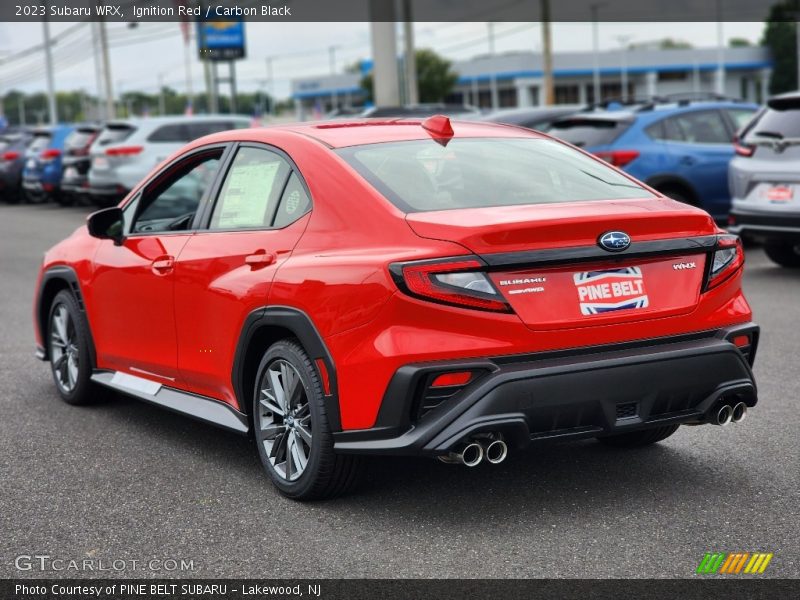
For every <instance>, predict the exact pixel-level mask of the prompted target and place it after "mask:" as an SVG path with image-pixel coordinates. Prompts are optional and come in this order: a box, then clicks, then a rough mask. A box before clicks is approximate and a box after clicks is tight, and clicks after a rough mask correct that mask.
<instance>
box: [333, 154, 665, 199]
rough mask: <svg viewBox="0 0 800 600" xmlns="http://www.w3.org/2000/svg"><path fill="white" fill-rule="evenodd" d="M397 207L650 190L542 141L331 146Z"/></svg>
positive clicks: (633, 193)
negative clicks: (338, 147) (339, 147)
mask: <svg viewBox="0 0 800 600" xmlns="http://www.w3.org/2000/svg"><path fill="white" fill-rule="evenodd" d="M337 153H338V154H339V155H340V156H341V157H342V158H344V160H346V161H347V162H348V163H349V164H350V165H351V166H352V167H353V168H354V169H356V170H357V171H358V172H359V173H360V174H361V175H362V176H363V177H364V178H365V179H366V180H367V181H368V182H369V183H371V184H372V185H373V186H374V187H375V188H376V189H377V190H378V191H380V192H381V193H382V194H383V195H384V196H386V198H388V199H389V201H391V202H392V203H393V204H394V205H395V206H397V207H398V208H399V209H400V210H402V211H403V212H421V211H434V210H448V209H458V208H483V207H491V206H512V205H522V204H549V203H555V202H582V201H587V200H606V199H618V198H652V197H653V195H652V194H651V193H650V192H648V191H647V190H645V189H644V188H643V187H642V186H640V185H638V184H637V183H635V182H634V181H632V180H631V179H628V178H627V177H625V176H624V175H622V174H620V173H617V172H616V171H615V170H613V169H611V168H610V167H607V166H605V164H603V163H602V162H599V161H597V160H594V159H592V158H590V157H588V156H584V155H583V154H582V153H580V152H576V151H575V150H573V149H572V148H570V147H568V146H565V145H564V144H561V143H559V142H556V141H553V140H547V139H532V138H531V139H498V138H464V139H452V140H451V141H450V142H449V143H448V144H447V146H441V145H439V144H437V143H436V142H434V141H432V140H415V141H409V142H391V143H383V144H369V145H365V146H353V147H349V148H342V149H340V150H337Z"/></svg>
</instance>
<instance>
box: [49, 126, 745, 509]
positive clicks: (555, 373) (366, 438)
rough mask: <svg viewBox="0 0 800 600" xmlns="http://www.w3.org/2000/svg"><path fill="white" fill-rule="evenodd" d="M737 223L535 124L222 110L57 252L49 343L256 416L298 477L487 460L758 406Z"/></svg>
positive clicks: (163, 395) (127, 387) (289, 491)
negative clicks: (297, 118)
mask: <svg viewBox="0 0 800 600" xmlns="http://www.w3.org/2000/svg"><path fill="white" fill-rule="evenodd" d="M743 263H744V256H743V252H742V246H741V244H740V242H739V239H738V238H737V237H736V236H733V235H730V234H727V233H726V232H724V231H722V230H721V229H719V228H718V227H717V226H716V225H715V223H714V221H713V220H712V218H711V217H710V216H709V215H708V214H707V213H706V212H704V211H702V210H700V209H698V208H694V207H691V206H688V205H686V204H684V203H681V202H677V201H675V200H672V199H670V198H668V197H666V196H664V195H662V194H660V193H659V192H657V191H655V190H653V189H651V188H649V187H647V186H645V185H644V184H641V183H639V182H638V181H636V180H635V179H633V178H632V177H631V176H630V175H628V174H626V173H624V172H622V171H620V170H619V169H617V168H615V167H614V166H612V165H609V164H608V163H606V162H605V161H603V160H601V159H599V158H596V157H593V156H591V155H589V154H587V153H585V152H583V151H582V150H579V149H577V148H575V147H573V146H570V145H569V144H567V143H565V142H562V141H559V140H557V139H555V138H552V137H550V136H547V135H544V134H541V133H537V132H535V131H531V130H528V129H523V128H519V127H514V126H507V125H500V124H492V123H477V122H458V121H453V122H451V121H450V120H449V119H448V118H447V117H444V116H441V115H437V116H433V117H429V118H426V119H424V120H420V119H391V120H377V119H372V120H351V121H337V122H326V123H310V124H299V125H285V126H278V127H270V128H264V129H243V130H234V131H226V132H221V133H216V134H213V135H209V136H206V137H203V138H200V139H198V140H196V141H194V142H191V143H190V144H188V145H187V146H185V147H183V148H182V149H180V150H178V151H177V152H175V153H174V154H172V155H171V156H170V157H168V158H166V159H165V160H164V161H163V162H162V163H160V164H159V165H158V166H156V168H155V169H154V170H153V171H152V172H151V173H150V174H149V175H148V176H147V177H145V178H144V180H143V181H141V183H139V184H138V185H136V186H134V187H133V189H132V190H131V191H130V193H129V194H128V195H127V196H126V197H125V198H124V199H123V200H122V202H121V203H120V205H119V206H118V207H111V208H106V209H103V210H100V211H98V212H96V213H94V214H92V215H91V216H90V217H89V218H88V221H87V225H86V226H84V227H80V228H79V229H77V230H76V231H75V232H74V233H73V234H72V235H71V236H70V237H68V238H67V239H66V240H64V241H62V242H60V243H58V244H57V245H55V246H54V247H53V248H51V249H50V250H49V251H48V252H47V253H46V255H45V258H44V262H43V264H42V267H41V272H40V274H39V280H38V284H37V290H36V299H35V303H34V307H33V319H34V324H35V329H36V342H37V346H38V350H37V354H38V356H39V357H40V358H41V359H43V360H47V361H49V362H50V365H51V367H52V374H53V379H54V381H55V387H56V390H57V392H58V394H59V395H60V396H61V398H62V399H63V400H64V401H66V402H68V403H70V404H88V403H91V402H93V401H95V400H97V399H99V398H100V397H101V396H103V394H102V391H103V390H107V389H109V388H110V389H111V390H116V391H118V392H123V393H125V394H128V395H131V396H135V397H137V398H140V399H142V400H145V401H148V402H151V403H153V404H156V405H159V406H162V407H164V408H167V409H170V410H173V411H177V412H179V413H182V414H185V415H188V416H191V417H194V418H196V419H200V420H203V421H207V422H210V423H214V424H216V425H218V426H220V427H223V428H225V429H228V430H231V431H235V432H239V433H242V434H249V435H251V436H252V437H253V438H254V439H255V444H256V447H257V449H258V453H259V455H260V458H261V461H262V463H263V465H264V468H265V470H266V472H267V474H268V475H269V477H270V479H271V480H272V482H273V483H274V485H275V486H276V487H277V488H278V489H279V490H280V491H281V492H282V493H283V494H285V495H287V496H289V497H291V498H296V499H312V498H323V497H330V496H334V495H337V494H341V493H343V492H345V491H346V490H348V489H350V488H351V486H352V485H353V484H354V483H355V482H356V481H357V479H358V475H359V472H360V470H361V468H362V466H363V459H364V457H365V456H366V455H408V456H425V457H431V458H438V459H441V460H442V461H444V462H450V463H459V464H464V465H469V466H475V465H478V464H481V463H483V464H484V465H487V464H488V465H491V464H496V463H499V462H502V461H503V460H504V459H505V458H506V456H507V455H508V454H509V453H512V452H515V451H517V450H519V449H521V448H524V447H526V446H528V445H529V444H531V443H533V442H538V441H540V440H549V439H581V438H587V437H588V438H597V439H598V440H599V441H601V442H603V443H605V444H611V445H614V446H617V447H631V448H632V447H637V446H642V445H646V444H652V443H654V442H658V441H660V440H663V439H665V438H667V437H668V436H670V435H671V434H672V433H674V432H675V431H676V430H677V429H678V427H679V426H680V425H683V424H686V425H698V424H704V423H707V424H714V425H727V424H729V423H737V422H741V421H742V420H743V419H744V418H745V415H746V413H747V411H748V409H749V408H752V407H753V406H755V404H756V401H757V395H756V384H755V381H754V379H753V373H752V370H751V365H752V363H753V360H754V358H755V354H756V348H757V344H758V334H759V328H758V327H757V326H756V325H755V324H753V322H752V320H751V319H752V314H751V310H750V306H749V305H748V303H747V300H745V297H744V296H743V294H742V288H741V280H742V269H743Z"/></svg>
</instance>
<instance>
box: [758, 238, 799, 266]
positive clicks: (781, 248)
mask: <svg viewBox="0 0 800 600" xmlns="http://www.w3.org/2000/svg"><path fill="white" fill-rule="evenodd" d="M797 248H798V247H797V246H795V245H793V244H775V243H771V244H765V245H764V252H765V253H766V254H767V256H768V257H769V259H770V260H771V261H772V262H774V263H775V264H778V265H780V266H782V267H786V268H789V269H798V268H800V252H798V251H797Z"/></svg>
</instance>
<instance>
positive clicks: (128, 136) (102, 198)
mask: <svg viewBox="0 0 800 600" xmlns="http://www.w3.org/2000/svg"><path fill="white" fill-rule="evenodd" d="M249 126H250V119H249V118H248V117H246V116H241V115H203V116H192V117H186V116H166V117H150V118H144V119H120V120H114V121H109V122H107V123H106V124H105V127H104V128H103V131H102V132H100V135H99V136H98V137H97V139H96V140H95V142H94V143H93V144H92V148H91V158H92V164H91V167H90V169H89V195H90V197H91V199H92V201H93V202H94V203H95V204H97V205H99V206H113V205H114V204H117V203H118V202H119V201H120V200H121V199H122V198H123V197H124V196H125V195H126V194H127V193H128V192H129V191H130V190H131V189H132V188H133V187H134V186H136V184H137V183H139V181H141V180H142V179H143V178H144V176H145V175H147V174H148V173H149V172H150V171H151V170H152V169H153V167H155V166H156V165H157V164H158V163H160V162H161V161H162V160H164V159H165V158H167V157H168V156H169V155H170V154H172V153H173V152H175V151H176V150H179V149H180V148H182V147H183V146H184V145H185V144H187V143H188V142H190V141H192V140H195V139H197V138H199V137H203V136H204V135H209V134H211V133H216V132H218V131H225V130H228V129H243V128H246V127H249Z"/></svg>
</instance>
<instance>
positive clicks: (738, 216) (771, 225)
mask: <svg viewBox="0 0 800 600" xmlns="http://www.w3.org/2000/svg"><path fill="white" fill-rule="evenodd" d="M730 220H731V223H730V224H729V225H728V227H727V229H728V231H730V232H731V233H735V234H737V235H739V236H741V237H743V238H748V239H752V240H755V241H762V242H763V241H787V242H800V213H794V212H784V211H781V212H778V211H749V210H748V211H745V210H741V209H734V210H732V211H731V214H730Z"/></svg>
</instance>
